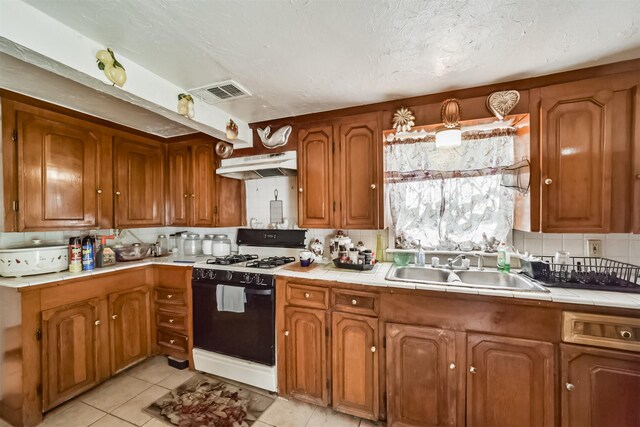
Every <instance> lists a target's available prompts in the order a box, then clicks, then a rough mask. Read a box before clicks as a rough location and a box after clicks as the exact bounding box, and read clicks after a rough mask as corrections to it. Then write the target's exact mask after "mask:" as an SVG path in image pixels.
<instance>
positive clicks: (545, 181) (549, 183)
mask: <svg viewBox="0 0 640 427" xmlns="http://www.w3.org/2000/svg"><path fill="white" fill-rule="evenodd" d="M552 182H553V180H552V179H551V178H547V179H545V180H544V183H545V184H547V185H551V183H552Z"/></svg>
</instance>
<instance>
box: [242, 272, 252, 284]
mask: <svg viewBox="0 0 640 427" xmlns="http://www.w3.org/2000/svg"><path fill="white" fill-rule="evenodd" d="M243 278H244V283H247V284H248V283H251V274H249V273H244V275H243Z"/></svg>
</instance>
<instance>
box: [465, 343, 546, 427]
mask: <svg viewBox="0 0 640 427" xmlns="http://www.w3.org/2000/svg"><path fill="white" fill-rule="evenodd" d="M467 360H468V364H469V370H468V372H467V426H469V427H476V426H503V427H527V426H529V427H542V426H549V427H551V426H553V425H554V423H555V419H554V417H555V415H554V402H555V398H554V352H553V344H551V343H547V342H540V341H532V340H525V339H518V338H507V337H497V336H491V335H480V334H470V335H469V339H468V343H467Z"/></svg>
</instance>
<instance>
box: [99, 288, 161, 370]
mask: <svg viewBox="0 0 640 427" xmlns="http://www.w3.org/2000/svg"><path fill="white" fill-rule="evenodd" d="M109 316H110V317H111V326H110V328H109V335H110V339H111V373H112V374H113V375H115V374H117V373H118V372H120V371H121V370H123V369H125V368H127V367H129V366H131V365H132V364H134V363H136V362H138V361H140V360H143V359H145V358H146V357H147V356H148V355H149V340H150V335H151V333H150V320H149V316H150V314H149V288H147V287H146V286H143V287H140V288H136V289H132V290H127V291H123V292H118V293H114V294H110V295H109Z"/></svg>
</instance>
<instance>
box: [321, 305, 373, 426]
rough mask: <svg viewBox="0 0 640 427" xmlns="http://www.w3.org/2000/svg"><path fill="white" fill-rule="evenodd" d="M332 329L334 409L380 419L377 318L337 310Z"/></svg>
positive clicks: (333, 317) (362, 416)
mask: <svg viewBox="0 0 640 427" xmlns="http://www.w3.org/2000/svg"><path fill="white" fill-rule="evenodd" d="M331 318H332V320H331V333H332V355H333V357H332V361H333V365H332V378H333V381H332V406H333V409H335V410H337V411H340V412H345V413H348V414H352V415H356V416H358V417H361V418H368V419H372V420H377V419H378V409H379V404H378V345H377V340H378V319H376V318H373V317H366V316H359V315H353V314H347V313H338V312H334V313H333V314H332V316H331Z"/></svg>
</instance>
